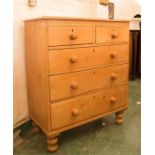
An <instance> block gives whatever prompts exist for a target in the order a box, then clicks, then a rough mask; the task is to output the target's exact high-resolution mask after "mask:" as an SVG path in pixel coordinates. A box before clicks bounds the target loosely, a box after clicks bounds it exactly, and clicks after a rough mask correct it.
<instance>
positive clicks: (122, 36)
mask: <svg viewBox="0 0 155 155" xmlns="http://www.w3.org/2000/svg"><path fill="white" fill-rule="evenodd" d="M115 42H129V30H128V27H127V26H114V27H113V26H99V27H96V43H97V44H101V43H115Z"/></svg>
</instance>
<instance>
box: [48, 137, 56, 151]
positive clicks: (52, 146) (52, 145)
mask: <svg viewBox="0 0 155 155" xmlns="http://www.w3.org/2000/svg"><path fill="white" fill-rule="evenodd" d="M47 145H48V146H47V149H48V151H49V152H55V151H56V150H57V149H58V138H57V137H48V138H47Z"/></svg>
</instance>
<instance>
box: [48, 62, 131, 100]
mask: <svg viewBox="0 0 155 155" xmlns="http://www.w3.org/2000/svg"><path fill="white" fill-rule="evenodd" d="M49 82H50V100H51V101H54V100H59V99H63V98H69V97H74V96H76V95H80V94H83V93H86V92H90V91H93V90H97V89H107V88H111V87H114V86H119V85H121V84H124V83H127V82H128V64H123V65H117V66H110V67H104V68H97V69H91V70H86V71H81V72H75V73H68V74H60V75H54V76H49Z"/></svg>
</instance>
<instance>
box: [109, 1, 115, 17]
mask: <svg viewBox="0 0 155 155" xmlns="http://www.w3.org/2000/svg"><path fill="white" fill-rule="evenodd" d="M114 7H115V5H114V3H111V2H110V3H109V4H108V10H109V14H108V16H109V19H114Z"/></svg>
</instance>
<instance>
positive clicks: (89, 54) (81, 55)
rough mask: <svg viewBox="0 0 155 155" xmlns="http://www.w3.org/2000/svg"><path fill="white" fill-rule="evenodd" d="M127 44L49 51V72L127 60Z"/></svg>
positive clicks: (53, 72)
mask: <svg viewBox="0 0 155 155" xmlns="http://www.w3.org/2000/svg"><path fill="white" fill-rule="evenodd" d="M128 51H129V47H128V44H124V45H112V46H100V47H92V48H76V49H64V50H51V51H49V73H50V74H57V73H64V72H72V71H77V70H84V69H90V68H95V67H99V66H103V65H107V64H113V63H118V62H128V54H129V52H128Z"/></svg>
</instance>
